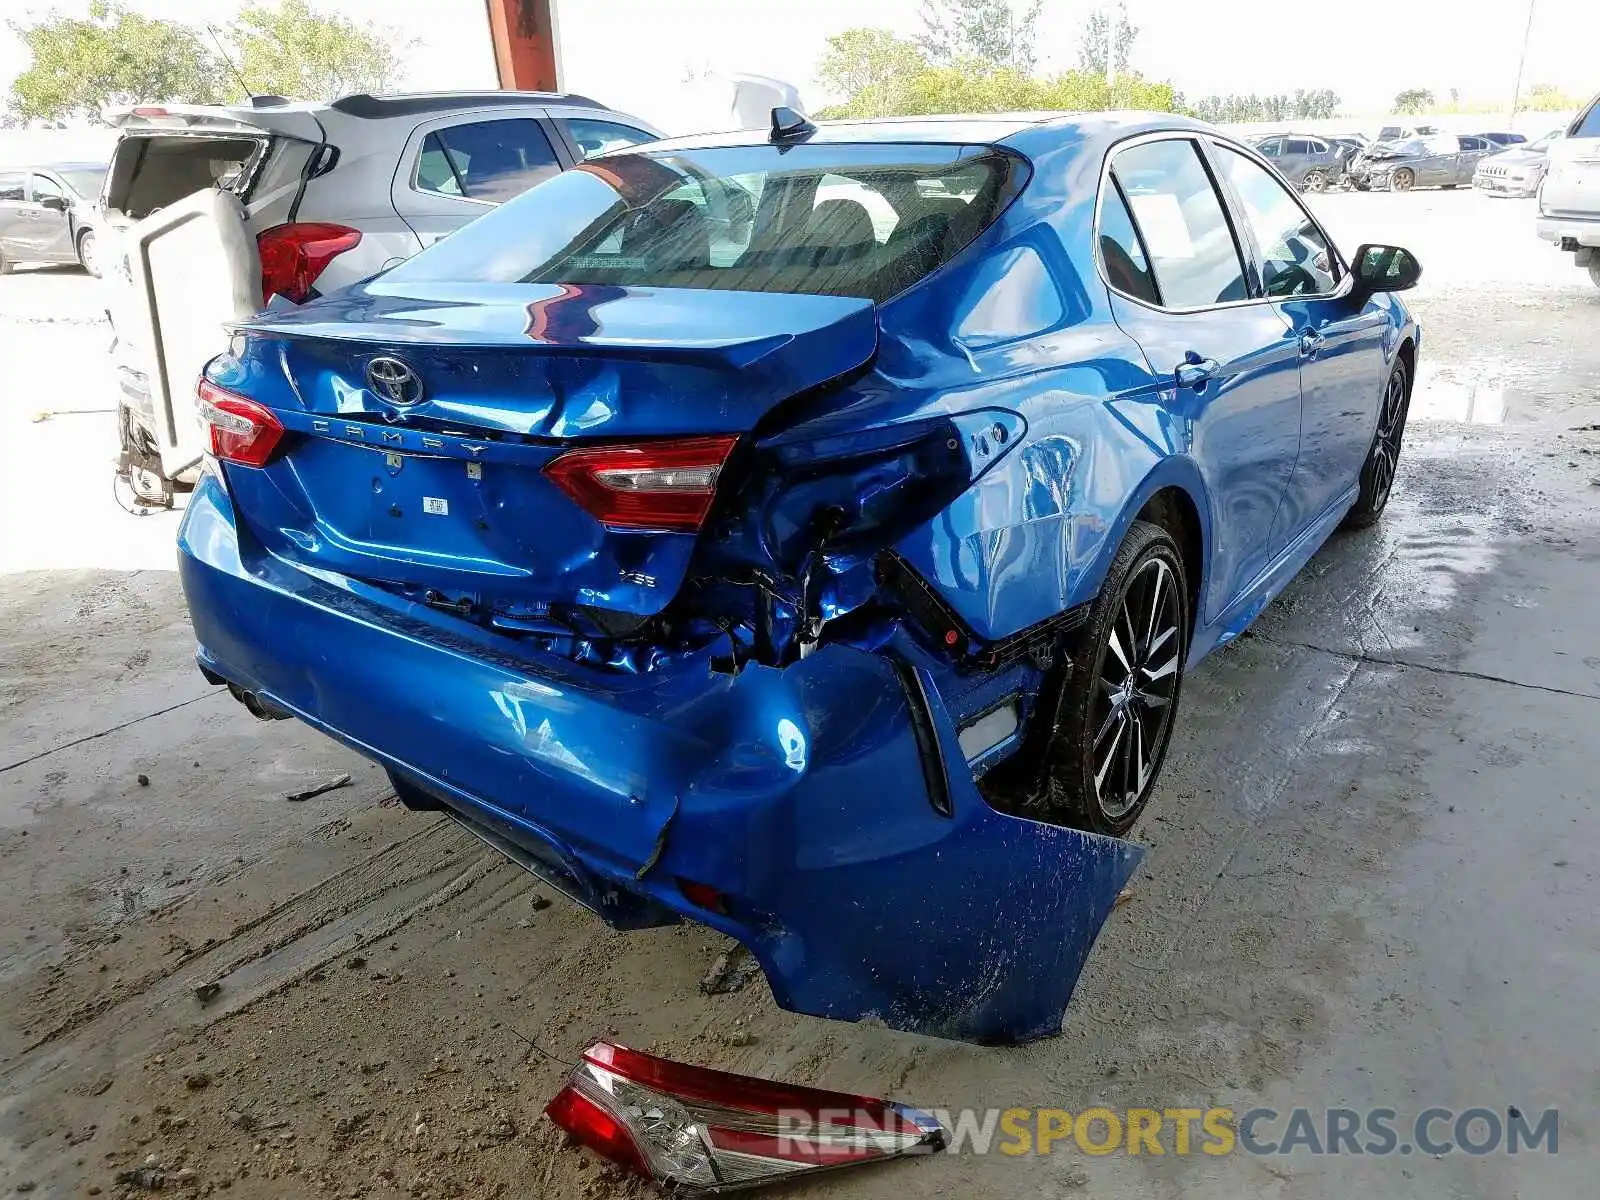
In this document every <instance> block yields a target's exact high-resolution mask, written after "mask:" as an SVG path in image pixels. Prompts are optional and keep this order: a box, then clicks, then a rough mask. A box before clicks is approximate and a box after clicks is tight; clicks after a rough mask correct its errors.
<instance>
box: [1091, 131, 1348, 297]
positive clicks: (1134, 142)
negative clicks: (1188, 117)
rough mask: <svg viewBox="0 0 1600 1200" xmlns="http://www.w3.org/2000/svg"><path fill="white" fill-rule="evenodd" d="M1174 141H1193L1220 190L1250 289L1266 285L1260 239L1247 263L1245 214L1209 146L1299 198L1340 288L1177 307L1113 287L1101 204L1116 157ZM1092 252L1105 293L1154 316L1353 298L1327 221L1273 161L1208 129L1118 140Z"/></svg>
mask: <svg viewBox="0 0 1600 1200" xmlns="http://www.w3.org/2000/svg"><path fill="white" fill-rule="evenodd" d="M1169 141H1185V142H1189V143H1190V144H1191V145H1192V146H1193V147H1194V148H1195V150H1196V152H1197V153H1198V154H1199V156H1200V162H1201V165H1202V167H1203V168H1204V169H1205V172H1206V174H1207V176H1208V177H1209V178H1210V179H1211V186H1212V187H1213V189H1215V191H1216V193H1217V200H1218V201H1219V202H1220V203H1221V205H1222V213H1223V217H1224V219H1226V221H1227V222H1228V228H1229V230H1230V231H1231V232H1232V234H1233V241H1234V246H1235V248H1236V249H1237V250H1238V252H1239V256H1240V263H1241V266H1243V268H1244V274H1245V284H1246V285H1247V286H1249V287H1251V288H1252V289H1257V288H1260V287H1261V279H1260V274H1259V267H1260V264H1259V263H1258V262H1257V261H1256V259H1257V256H1258V255H1259V250H1258V249H1257V248H1256V245H1255V238H1254V237H1253V236H1251V237H1250V238H1249V241H1248V245H1249V249H1250V253H1249V261H1248V262H1247V261H1245V259H1246V255H1245V249H1246V242H1245V240H1244V239H1243V238H1242V237H1241V232H1242V231H1241V230H1240V228H1239V226H1238V224H1237V221H1236V217H1237V216H1242V214H1236V213H1235V212H1234V206H1235V204H1236V203H1237V201H1236V199H1235V197H1234V195H1233V190H1232V189H1231V188H1230V187H1228V186H1226V185H1225V184H1224V183H1223V181H1221V180H1220V179H1218V178H1217V177H1216V174H1215V169H1214V166H1213V164H1212V162H1211V156H1210V148H1211V147H1213V146H1221V147H1226V148H1227V149H1229V150H1234V151H1237V152H1238V153H1240V154H1242V155H1244V157H1246V158H1248V159H1249V160H1250V161H1252V162H1254V163H1256V164H1257V165H1259V166H1261V167H1263V168H1265V170H1266V171H1267V173H1268V174H1270V175H1271V176H1272V177H1273V178H1275V179H1276V180H1278V182H1279V183H1281V184H1283V187H1284V190H1285V191H1287V192H1288V193H1289V194H1290V196H1292V197H1294V201H1295V203H1296V204H1298V205H1299V206H1300V211H1302V212H1304V213H1305V214H1306V216H1307V218H1308V219H1309V220H1310V221H1311V223H1312V225H1314V226H1315V227H1316V230H1317V232H1318V233H1320V234H1321V235H1322V236H1323V238H1324V239H1325V240H1326V241H1327V243H1328V249H1329V250H1330V251H1331V252H1332V253H1333V256H1334V259H1335V261H1336V262H1337V263H1338V264H1339V266H1340V268H1341V271H1340V278H1339V286H1338V287H1336V288H1335V289H1334V290H1333V291H1331V292H1317V293H1314V294H1312V295H1308V296H1268V295H1265V294H1263V295H1260V296H1251V297H1249V298H1247V299H1244V300H1226V301H1222V302H1220V303H1217V304H1201V305H1196V306H1194V307H1190V308H1174V307H1170V306H1168V305H1165V304H1151V303H1150V302H1149V301H1148V300H1142V299H1140V298H1139V297H1138V296H1134V295H1131V294H1130V293H1128V292H1124V291H1122V290H1121V289H1120V288H1117V287H1114V286H1113V285H1112V283H1111V280H1110V279H1109V278H1107V276H1106V267H1105V262H1104V261H1103V260H1102V258H1101V256H1100V211H1101V206H1102V205H1103V204H1104V202H1105V195H1106V185H1107V184H1109V183H1110V182H1111V170H1112V165H1113V163H1114V162H1115V160H1116V157H1117V155H1118V154H1120V153H1122V152H1123V151H1124V150H1131V149H1133V148H1134V147H1135V146H1142V145H1145V144H1147V143H1150V142H1169ZM1129 216H1130V218H1132V220H1133V225H1134V231H1135V233H1136V234H1137V235H1138V236H1139V237H1140V238H1141V240H1142V239H1143V232H1142V231H1141V230H1140V229H1139V221H1138V218H1137V217H1135V216H1133V213H1132V210H1131V208H1130V211H1129ZM1089 250H1090V253H1091V254H1092V255H1093V257H1094V269H1095V274H1096V276H1098V278H1099V280H1100V283H1101V284H1102V285H1103V286H1104V287H1105V289H1106V291H1108V292H1110V293H1111V294H1112V295H1115V296H1121V297H1122V298H1123V299H1124V300H1126V301H1128V302H1129V303H1130V304H1137V305H1139V306H1140V307H1141V308H1147V309H1149V310H1150V311H1152V312H1161V313H1174V314H1178V315H1180V316H1181V315H1185V314H1188V313H1204V312H1219V311H1226V310H1227V309H1233V308H1246V307H1249V306H1250V305H1253V304H1284V303H1288V302H1291V301H1298V300H1335V299H1338V298H1340V297H1342V296H1347V295H1349V294H1350V289H1351V287H1352V282H1351V281H1352V278H1353V276H1352V275H1351V272H1350V267H1349V264H1348V263H1347V262H1345V259H1344V255H1342V254H1340V253H1339V248H1338V246H1337V244H1336V243H1335V242H1334V240H1333V238H1332V237H1330V236H1329V234H1328V231H1327V230H1326V229H1324V228H1323V227H1322V223H1321V222H1320V221H1318V220H1317V219H1316V217H1314V216H1312V215H1311V212H1310V211H1309V210H1308V209H1307V208H1306V206H1305V205H1304V204H1302V203H1301V202H1300V198H1299V196H1298V195H1297V194H1296V192H1295V190H1294V188H1292V187H1290V186H1289V184H1288V183H1287V182H1285V180H1284V178H1283V176H1282V174H1281V173H1280V172H1278V171H1275V170H1274V169H1273V167H1272V164H1271V163H1270V162H1269V161H1268V160H1266V159H1265V158H1263V157H1262V156H1261V155H1259V154H1257V153H1255V152H1254V151H1252V150H1250V149H1249V148H1247V147H1246V146H1244V145H1242V144H1241V143H1239V142H1236V141H1234V140H1233V139H1232V138H1227V137H1223V136H1222V135H1221V134H1217V133H1212V132H1209V131H1207V130H1203V129H1181V128H1176V129H1157V130H1149V131H1147V132H1145V133H1137V134H1133V135H1132V136H1130V137H1126V138H1123V139H1122V140H1120V141H1117V142H1114V143H1113V144H1112V145H1111V147H1110V148H1109V149H1108V150H1107V151H1106V156H1105V159H1104V160H1103V161H1102V162H1101V164H1100V180H1099V183H1098V185H1097V187H1096V190H1095V197H1094V225H1093V228H1092V230H1091V231H1090V246H1089ZM1150 271H1151V274H1152V275H1153V276H1154V277H1155V282H1156V290H1157V291H1158V292H1160V291H1161V277H1160V275H1159V274H1157V273H1156V267H1155V263H1154V262H1153V261H1152V262H1151V263H1150Z"/></svg>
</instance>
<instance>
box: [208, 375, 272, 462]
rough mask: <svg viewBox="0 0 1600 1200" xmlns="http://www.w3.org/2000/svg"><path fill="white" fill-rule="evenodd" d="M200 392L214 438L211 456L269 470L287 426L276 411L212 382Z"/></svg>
mask: <svg viewBox="0 0 1600 1200" xmlns="http://www.w3.org/2000/svg"><path fill="white" fill-rule="evenodd" d="M198 390H199V394H200V417H201V419H202V420H204V421H205V423H206V429H207V430H208V431H209V432H210V435H211V453H212V454H214V455H215V456H216V457H217V458H220V459H222V460H223V461H224V462H231V463H238V464H240V465H241V466H245V467H264V466H266V465H267V460H268V459H269V458H271V457H272V452H273V451H274V450H276V449H277V448H278V443H279V442H280V441H281V440H282V439H283V423H282V422H280V421H279V420H278V418H277V417H276V416H274V415H273V413H272V410H271V409H270V408H266V407H263V406H262V405H260V404H257V403H256V402H255V401H254V400H246V399H245V398H244V397H243V396H240V395H236V394H235V393H233V392H230V391H228V390H227V389H226V388H220V387H218V386H217V385H216V384H214V383H212V382H211V381H210V380H209V379H202V380H201V381H200V387H199V389H198Z"/></svg>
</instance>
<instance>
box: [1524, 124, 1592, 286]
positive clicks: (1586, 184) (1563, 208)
mask: <svg viewBox="0 0 1600 1200" xmlns="http://www.w3.org/2000/svg"><path fill="white" fill-rule="evenodd" d="M1535 228H1536V229H1537V231H1538V234H1539V236H1540V237H1542V238H1543V239H1544V240H1545V241H1547V242H1554V243H1555V245H1556V247H1557V248H1558V249H1561V250H1566V251H1569V252H1570V253H1571V254H1572V258H1573V261H1574V262H1575V263H1576V264H1577V265H1578V266H1580V267H1585V268H1587V269H1588V272H1589V278H1590V279H1592V280H1594V283H1595V286H1596V287H1600V96H1596V97H1595V98H1594V99H1593V100H1591V101H1589V104H1588V106H1587V107H1586V108H1585V109H1584V110H1583V111H1582V112H1580V113H1579V114H1578V115H1577V117H1575V118H1574V119H1573V122H1572V124H1571V125H1569V126H1568V127H1567V136H1566V137H1563V138H1557V139H1556V140H1555V141H1554V142H1552V143H1551V144H1550V152H1549V155H1548V156H1547V166H1546V167H1545V173H1544V182H1543V183H1542V184H1540V185H1539V216H1538V218H1537V220H1536V225H1535Z"/></svg>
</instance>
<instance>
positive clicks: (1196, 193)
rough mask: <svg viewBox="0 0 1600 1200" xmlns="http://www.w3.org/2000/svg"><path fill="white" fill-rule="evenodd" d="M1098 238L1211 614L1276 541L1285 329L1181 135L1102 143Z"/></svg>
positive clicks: (1288, 348) (1294, 450) (1291, 345)
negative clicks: (1149, 394)
mask: <svg viewBox="0 0 1600 1200" xmlns="http://www.w3.org/2000/svg"><path fill="white" fill-rule="evenodd" d="M1130 213H1131V217H1132V222H1133V224H1130V222H1129V219H1128V216H1129V214H1130ZM1119 227H1120V228H1121V230H1122V231H1123V232H1118V229H1119ZM1099 244H1100V251H1101V256H1102V269H1103V270H1104V271H1105V273H1106V279H1107V282H1108V283H1109V284H1110V285H1111V289H1112V295H1111V302H1112V311H1113V312H1114V313H1115V314H1116V319H1117V324H1118V325H1120V326H1121V327H1122V329H1123V330H1125V331H1126V332H1127V333H1128V335H1129V336H1130V337H1132V338H1133V339H1134V340H1135V341H1137V342H1138V343H1139V345H1140V346H1141V347H1142V348H1143V350H1144V352H1145V356H1146V358H1148V359H1149V362H1150V366H1151V368H1152V369H1153V370H1154V371H1155V372H1156V373H1157V374H1158V375H1164V376H1166V377H1167V378H1168V379H1170V380H1172V386H1171V390H1170V391H1164V392H1163V393H1162V403H1163V404H1165V405H1167V406H1168V407H1169V408H1170V409H1171V410H1172V411H1173V413H1174V415H1175V416H1176V417H1177V418H1179V419H1180V420H1183V421H1185V422H1187V424H1188V428H1189V430H1190V431H1191V439H1192V448H1191V454H1192V455H1193V458H1194V461H1195V463H1196V464H1197V466H1198V467H1199V469H1200V473H1201V476H1202V477H1203V478H1204V480H1205V483H1206V490H1207V492H1208V493H1209V500H1210V505H1211V523H1212V529H1213V531H1214V554H1213V559H1212V568H1211V571H1210V572H1209V578H1208V581H1207V590H1206V594H1205V596H1204V597H1203V598H1202V604H1201V611H1202V618H1203V620H1204V621H1211V620H1213V619H1215V618H1216V616H1217V615H1218V614H1220V613H1221V612H1222V611H1223V610H1224V609H1226V608H1227V606H1228V604H1229V603H1230V602H1231V601H1232V600H1233V599H1234V598H1235V597H1236V596H1238V595H1239V594H1240V593H1241V592H1243V591H1244V590H1245V589H1246V588H1247V587H1248V586H1249V585H1250V584H1251V583H1252V582H1253V581H1254V580H1255V578H1256V577H1257V576H1258V575H1259V574H1260V573H1261V571H1262V570H1263V569H1264V568H1265V567H1266V566H1267V564H1268V563H1269V562H1270V561H1271V559H1272V555H1273V553H1274V552H1275V551H1276V549H1277V548H1278V545H1277V542H1275V540H1274V536H1273V528H1274V522H1275V520H1276V518H1277V515H1278V505H1279V503H1280V502H1281V501H1282V499H1283V494H1284V489H1285V488H1286V487H1287V485H1288V482H1289V476H1290V473H1291V472H1292V471H1293V469H1294V463H1295V457H1296V455H1297V454H1298V452H1299V449H1300V351H1299V342H1298V338H1297V337H1296V335H1295V333H1294V332H1293V331H1292V330H1291V328H1290V325H1289V322H1288V320H1287V319H1286V318H1285V317H1284V315H1283V313H1282V312H1280V311H1279V310H1278V309H1277V308H1276V307H1274V306H1273V305H1271V304H1267V303H1262V302H1260V301H1259V300H1258V298H1257V296H1256V292H1257V290H1258V289H1257V288H1256V286H1255V283H1254V281H1253V279H1251V278H1250V277H1249V276H1248V275H1247V273H1246V268H1245V264H1244V255H1243V253H1242V252H1241V248H1240V245H1239V241H1238V239H1237V237H1236V235H1235V232H1234V229H1233V226H1232V222H1231V220H1230V218H1229V216H1228V213H1227V209H1226V208H1225V206H1224V204H1223V200H1222V198H1221V196H1220V195H1219V194H1218V191H1217V188H1216V186H1215V183H1214V181H1213V179H1212V177H1211V172H1210V168H1209V167H1208V165H1207V164H1206V160H1205V159H1204V157H1203V156H1202V153H1201V150H1200V146H1199V143H1198V142H1197V141H1195V140H1194V139H1193V138H1191V137H1186V136H1185V137H1171V136H1160V137H1154V138H1150V139H1141V140H1139V141H1136V142H1134V143H1132V144H1129V145H1125V146H1124V147H1122V148H1119V149H1118V150H1117V151H1116V152H1115V154H1114V155H1113V157H1112V159H1111V171H1110V174H1109V176H1108V177H1107V179H1106V180H1105V181H1104V183H1103V184H1102V191H1101V197H1100V238H1099Z"/></svg>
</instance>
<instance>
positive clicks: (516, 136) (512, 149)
mask: <svg viewBox="0 0 1600 1200" xmlns="http://www.w3.org/2000/svg"><path fill="white" fill-rule="evenodd" d="M560 171H561V164H560V163H558V162H557V161H556V155H555V151H554V150H552V149H551V148H550V139H549V138H548V137H546V136H545V132H544V129H543V128H542V127H541V126H540V124H539V122H538V121H534V120H530V119H528V118H526V117H519V118H516V119H513V120H504V121H474V122H472V123H471V124H467V125H451V126H448V127H447V128H444V129H435V130H434V131H433V132H432V133H430V134H428V136H427V137H426V138H424V139H423V142H422V150H421V152H420V153H419V154H418V156H417V163H416V167H415V174H414V176H413V178H414V179H415V180H416V187H417V188H418V190H419V191H424V192H434V193H436V194H438V195H441V196H451V197H460V198H465V199H468V200H482V201H484V202H485V203H488V204H504V203H505V202H506V201H507V200H510V199H511V198H512V197H514V196H518V195H520V194H521V193H523V192H525V191H527V190H528V189H529V188H530V187H533V186H534V185H535V184H537V183H542V182H543V181H544V180H546V179H549V178H550V177H551V176H552V175H556V174H559V173H560Z"/></svg>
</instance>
